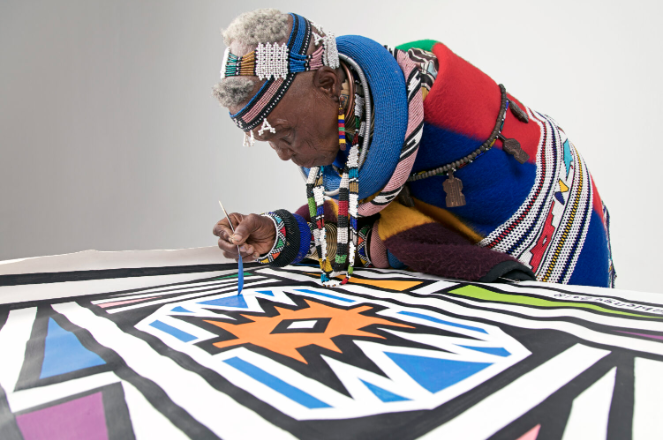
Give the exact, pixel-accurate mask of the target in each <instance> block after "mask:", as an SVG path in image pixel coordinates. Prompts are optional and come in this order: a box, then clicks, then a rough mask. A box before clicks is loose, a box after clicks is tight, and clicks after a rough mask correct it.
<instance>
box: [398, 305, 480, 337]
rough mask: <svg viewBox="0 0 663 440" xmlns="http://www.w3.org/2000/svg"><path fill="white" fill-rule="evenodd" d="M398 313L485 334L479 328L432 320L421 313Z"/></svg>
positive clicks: (436, 319)
mask: <svg viewBox="0 0 663 440" xmlns="http://www.w3.org/2000/svg"><path fill="white" fill-rule="evenodd" d="M398 313H399V314H400V315H406V316H412V317H415V318H421V319H425V320H426V321H430V322H436V323H438V324H444V325H450V326H452V327H459V328H464V329H467V330H472V331H475V332H481V333H487V332H486V331H485V330H484V329H482V328H479V327H472V326H470V325H463V324H458V323H455V322H450V321H444V320H442V319H438V318H434V317H432V316H428V315H424V314H422V313H416V312H408V311H405V310H402V311H400V312H398Z"/></svg>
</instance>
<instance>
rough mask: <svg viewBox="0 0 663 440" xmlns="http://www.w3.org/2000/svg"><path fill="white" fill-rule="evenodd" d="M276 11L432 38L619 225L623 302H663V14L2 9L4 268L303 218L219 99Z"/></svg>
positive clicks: (96, 2)
mask: <svg viewBox="0 0 663 440" xmlns="http://www.w3.org/2000/svg"><path fill="white" fill-rule="evenodd" d="M258 7H277V8H279V9H281V10H282V11H284V12H290V11H294V12H298V13H300V14H302V15H304V16H306V17H307V18H310V19H312V20H314V21H317V22H319V23H320V24H322V25H324V26H326V27H327V28H328V29H330V30H332V31H334V32H335V33H336V34H337V35H343V34H349V33H355V34H362V35H365V36H367V37H370V38H373V39H375V40H377V41H379V42H381V43H383V44H390V45H396V44H400V43H402V42H406V41H411V40H417V39H423V38H432V39H438V40H440V41H443V42H444V43H446V44H447V45H448V46H449V47H450V48H451V49H452V50H454V51H455V52H456V53H458V54H460V55H461V56H463V57H464V58H465V59H467V60H469V61H470V62H472V63H473V64H475V65H476V66H477V67H479V68H481V69H482V70H484V71H485V72H486V73H488V74H489V75H490V76H492V77H493V78H494V79H495V80H496V81H498V82H502V83H504V84H505V85H506V87H507V88H508V90H509V91H510V92H511V93H513V94H514V95H515V96H517V97H518V98H519V99H521V100H522V101H523V102H525V103H526V104H528V105H529V106H531V107H533V108H535V109H538V110H540V111H543V112H544V113H547V114H549V115H551V116H553V117H554V118H555V119H556V120H557V121H558V122H559V123H560V124H561V125H562V126H563V127H564V129H565V130H566V132H567V133H568V135H569V136H570V138H571V140H572V141H573V142H574V143H575V144H576V146H577V147H578V148H579V150H580V151H581V153H582V154H583V156H584V157H585V159H586V160H587V162H588V164H589V166H590V169H591V170H592V173H593V175H594V179H595V181H596V183H597V185H598V188H599V191H600V193H601V195H602V197H603V199H604V201H605V202H606V204H607V205H608V207H609V209H610V212H611V216H612V242H613V252H614V256H615V261H616V267H617V272H618V275H619V278H618V280H617V283H618V284H617V286H618V287H620V288H622V289H633V290H644V291H659V292H660V291H663V289H662V288H661V287H660V284H659V282H658V280H657V276H658V274H659V271H661V270H662V269H661V268H662V266H663V257H662V256H661V255H662V254H661V252H659V251H658V243H657V242H656V241H652V240H655V238H656V236H657V235H656V234H657V232H658V231H659V228H660V223H661V221H660V218H661V207H660V201H661V197H660V195H659V191H660V190H661V187H662V185H661V183H660V181H659V169H660V167H661V163H662V159H663V153H661V149H660V145H659V144H660V141H659V140H658V139H659V138H660V133H661V130H662V128H661V124H660V122H661V121H662V120H663V82H661V81H660V78H661V76H662V73H663V72H662V70H663V30H662V29H663V28H662V27H661V25H660V22H661V18H663V3H662V2H657V1H631V2H624V1H619V2H618V1H605V0H603V1H579V0H575V1H545V2H543V1H540V2H539V1H515V0H502V1H499V2H498V1H468V0H457V1H456V0H448V1H439V0H438V1H432V0H431V1H424V0H419V1H417V0H408V1H399V2H396V1H370V0H354V1H345V0H343V1H339V0H337V1H334V2H331V1H328V2H325V3H323V2H319V1H316V2H313V1H295V0H291V1H288V0H280V1H261V0H244V1H241V2H230V1H225V0H224V1H222V0H195V1H185V0H57V1H55V0H2V1H1V2H0V202H1V203H0V260H1V259H10V258H19V257H27V256H37V255H50V254H59V253H66V252H73V251H78V250H83V249H91V248H92V249H99V250H122V249H154V248H184V247H196V246H206V245H214V244H215V239H214V237H213V236H212V235H211V229H212V226H213V225H214V223H215V222H216V221H217V220H218V219H220V218H221V216H220V212H219V207H218V204H217V199H219V198H220V199H221V200H222V201H223V202H224V204H225V205H226V207H227V208H229V209H231V210H234V211H240V212H261V211H264V210H269V209H277V208H289V209H295V208H296V207H298V206H299V205H301V204H303V203H304V202H305V193H304V185H303V183H302V181H301V178H300V177H299V175H298V172H297V170H296V168H295V166H294V165H292V164H290V163H282V162H280V161H279V160H278V158H277V157H276V155H275V154H274V153H272V152H271V151H270V149H269V147H268V146H266V145H263V144H257V145H256V146H255V147H254V148H252V149H243V148H242V147H241V140H242V136H241V133H240V132H239V131H238V130H237V129H236V128H235V127H234V125H233V124H232V123H231V121H230V120H229V118H228V117H227V113H226V111H225V110H224V109H222V108H220V107H219V106H218V104H217V103H216V101H215V100H214V99H213V98H212V97H211V95H210V89H211V86H212V85H213V84H214V83H216V82H217V80H218V72H219V66H220V62H221V57H222V54H223V50H224V45H223V42H222V39H221V37H220V34H219V29H220V28H222V27H224V26H226V25H227V24H228V23H229V22H230V21H231V20H232V18H233V17H235V16H236V15H238V14H239V13H241V12H243V11H246V10H250V9H254V8H258Z"/></svg>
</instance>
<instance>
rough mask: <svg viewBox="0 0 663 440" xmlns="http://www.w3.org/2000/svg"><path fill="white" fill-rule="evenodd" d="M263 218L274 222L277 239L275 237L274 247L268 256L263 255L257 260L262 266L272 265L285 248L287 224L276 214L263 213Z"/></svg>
mask: <svg viewBox="0 0 663 440" xmlns="http://www.w3.org/2000/svg"><path fill="white" fill-rule="evenodd" d="M261 215H262V216H263V217H267V218H269V219H271V220H272V221H273V222H274V227H275V228H276V237H274V245H272V248H271V249H270V250H269V252H267V253H266V254H263V255H261V256H259V257H258V258H256V261H257V262H258V263H261V264H269V263H272V262H273V261H274V260H275V259H276V258H278V257H279V255H280V254H281V251H282V250H283V247H284V246H285V234H286V229H285V223H284V222H283V219H282V218H281V217H280V216H278V215H277V214H276V213H274V212H263V213H262V214H261Z"/></svg>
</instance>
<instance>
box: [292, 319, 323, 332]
mask: <svg viewBox="0 0 663 440" xmlns="http://www.w3.org/2000/svg"><path fill="white" fill-rule="evenodd" d="M316 322H318V320H317V319H309V320H306V321H295V322H292V323H290V325H289V326H288V330H294V329H302V328H313V327H315V323H316Z"/></svg>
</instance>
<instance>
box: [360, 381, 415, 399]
mask: <svg viewBox="0 0 663 440" xmlns="http://www.w3.org/2000/svg"><path fill="white" fill-rule="evenodd" d="M359 380H361V381H362V383H363V384H364V385H366V388H368V389H369V390H371V392H373V394H375V395H376V396H377V397H378V399H380V400H382V401H383V402H402V401H404V400H410V399H408V398H407V397H403V396H399V395H398V394H394V393H392V392H391V391H387V390H385V389H384V388H380V387H379V386H377V385H373V384H372V383H369V382H366V381H365V380H363V379H359Z"/></svg>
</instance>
